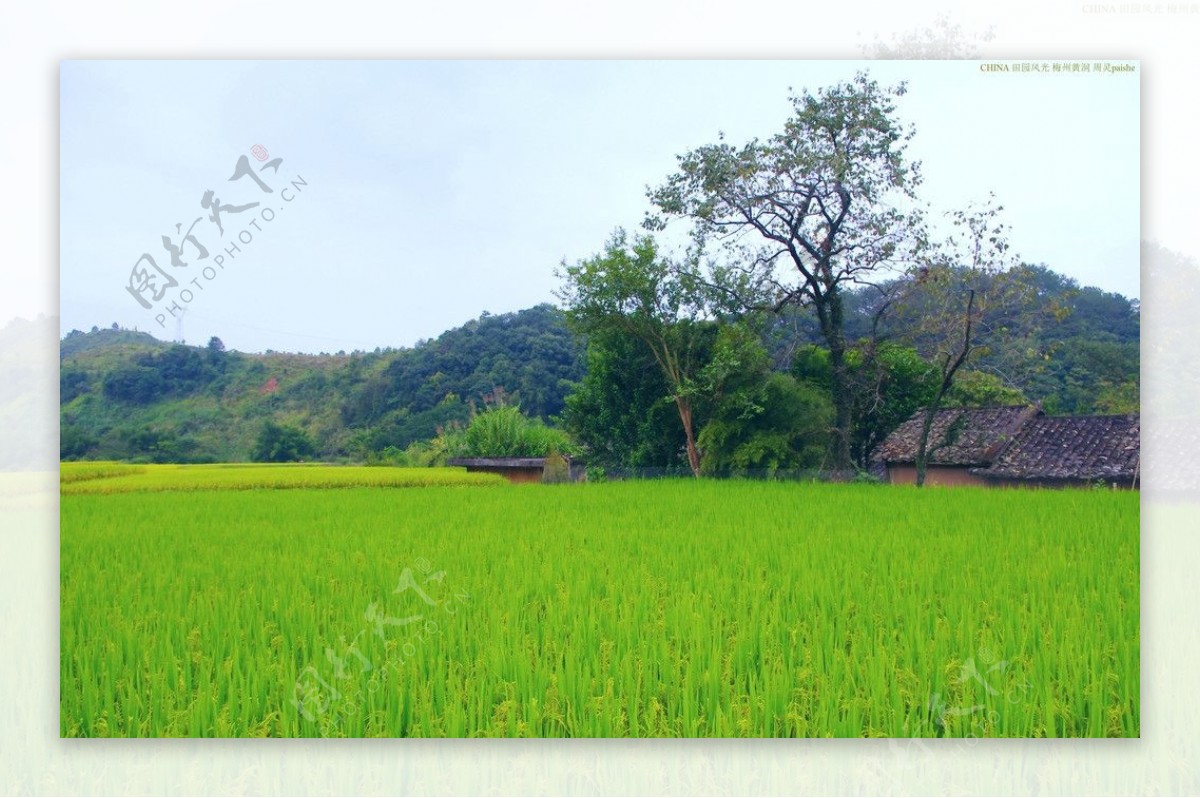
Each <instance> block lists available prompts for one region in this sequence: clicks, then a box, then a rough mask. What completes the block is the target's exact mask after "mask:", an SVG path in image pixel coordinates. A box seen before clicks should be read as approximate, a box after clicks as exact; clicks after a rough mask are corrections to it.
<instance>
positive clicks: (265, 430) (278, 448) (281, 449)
mask: <svg viewBox="0 0 1200 798" xmlns="http://www.w3.org/2000/svg"><path fill="white" fill-rule="evenodd" d="M315 451H316V445H315V444H314V443H313V440H312V438H310V437H309V435H308V433H306V432H305V431H304V430H302V429H300V428H298V427H293V426H289V425H286V424H276V423H275V422H274V421H266V422H264V423H263V426H262V430H261V431H260V432H259V434H258V438H257V440H256V441H255V442H254V451H253V453H252V454H251V455H250V459H252V460H254V461H255V462H256V463H291V462H297V461H301V460H305V459H307V458H310V457H312V456H313V453H314V452H315Z"/></svg>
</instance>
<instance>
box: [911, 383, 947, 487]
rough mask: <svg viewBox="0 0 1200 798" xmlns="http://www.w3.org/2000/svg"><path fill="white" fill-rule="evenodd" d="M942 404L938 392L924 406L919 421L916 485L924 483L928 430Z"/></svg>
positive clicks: (931, 426) (927, 454) (927, 456)
mask: <svg viewBox="0 0 1200 798" xmlns="http://www.w3.org/2000/svg"><path fill="white" fill-rule="evenodd" d="M941 404H942V395H941V393H939V394H938V395H937V398H935V399H934V400H933V401H932V402H930V404H929V407H927V408H925V418H924V419H923V420H922V422H921V438H920V440H918V441H917V461H916V464H915V465H916V467H917V487H918V488H919V487H921V486H923V485H924V484H925V469H926V464H927V463H928V461H929V430H930V429H932V428H933V419H934V417H935V416H937V411H938V408H939V407H940V406H941Z"/></svg>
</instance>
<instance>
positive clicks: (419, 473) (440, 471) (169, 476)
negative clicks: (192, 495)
mask: <svg viewBox="0 0 1200 798" xmlns="http://www.w3.org/2000/svg"><path fill="white" fill-rule="evenodd" d="M61 473H62V477H61V482H62V493H63V495H64V496H65V495H77V494H104V493H128V492H134V493H146V492H154V491H206V490H255V489H283V488H293V489H294V488H347V487H377V488H387V487H393V488H399V487H428V486H431V485H445V486H456V485H504V484H506V483H505V481H504V479H503V478H502V477H499V476H496V475H495V474H478V473H476V474H468V473H467V472H466V471H464V470H463V469H461V468H384V467H378V466H327V465H320V464H282V465H259V464H220V465H145V466H120V465H117V466H115V467H114V466H110V465H106V466H95V465H93V464H91V463H63V464H62V466H61Z"/></svg>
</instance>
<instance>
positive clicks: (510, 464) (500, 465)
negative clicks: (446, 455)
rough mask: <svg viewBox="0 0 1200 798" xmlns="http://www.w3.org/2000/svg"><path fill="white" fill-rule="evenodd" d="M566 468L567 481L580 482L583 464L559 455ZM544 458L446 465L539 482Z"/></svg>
mask: <svg viewBox="0 0 1200 798" xmlns="http://www.w3.org/2000/svg"><path fill="white" fill-rule="evenodd" d="M560 457H561V459H562V460H564V461H565V463H566V466H567V481H568V482H582V481H583V479H584V474H585V471H584V464H583V462H582V461H580V460H575V459H573V458H571V457H568V456H566V455H560ZM547 459H548V458H545V457H453V458H450V459H449V460H447V461H446V465H452V466H462V467H464V468H466V469H467V472H468V473H472V472H482V473H485V474H499V475H500V476H502V477H504V478H505V479H507V480H508V481H509V482H514V483H530V482H541V481H542V476H543V474H544V473H545V471H546V460H547Z"/></svg>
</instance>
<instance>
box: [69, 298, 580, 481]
mask: <svg viewBox="0 0 1200 798" xmlns="http://www.w3.org/2000/svg"><path fill="white" fill-rule="evenodd" d="M60 350H61V355H62V367H61V370H60V375H59V386H60V408H61V411H60V421H61V431H62V438H61V445H60V456H61V457H62V458H63V459H74V458H87V459H121V460H141V461H145V462H212V461H239V460H242V461H244V460H249V459H280V458H282V459H297V458H300V457H303V458H305V459H308V458H318V459H324V460H339V459H350V460H357V461H367V460H372V459H376V458H379V457H381V456H382V455H383V453H384V452H385V451H387V452H396V451H400V450H404V449H405V448H407V447H409V446H410V445H412V444H414V443H418V442H421V441H428V440H430V439H433V438H435V437H436V436H437V435H438V434H439V431H442V430H445V429H447V428H450V427H452V426H453V425H454V424H462V425H465V424H466V423H467V422H468V421H469V420H470V418H471V415H472V412H473V410H472V409H473V408H475V407H479V408H482V407H483V406H484V405H485V404H486V403H488V402H491V401H494V400H495V399H496V398H497V397H501V398H502V399H503V401H506V402H508V403H510V404H519V405H520V407H521V409H522V411H524V412H525V413H526V414H528V415H530V416H532V417H536V418H540V419H542V420H544V421H549V420H550V419H551V418H552V417H553V416H555V415H557V414H558V413H560V412H561V411H562V409H563V407H564V401H565V397H566V393H567V391H568V385H569V383H570V382H571V381H575V380H579V379H580V378H581V377H582V376H583V353H582V347H581V345H580V344H579V342H577V341H576V340H575V339H574V337H573V336H572V335H571V333H570V332H568V331H567V329H566V327H565V325H564V324H563V321H562V314H561V312H560V311H558V310H556V309H554V308H553V307H551V306H549V305H539V306H537V307H534V308H530V309H528V310H523V311H520V312H518V313H510V314H503V315H496V316H493V315H490V314H486V313H485V314H483V315H482V316H481V317H480V318H479V319H476V320H474V321H471V322H469V323H467V324H465V325H463V326H462V327H459V328H456V329H453V330H450V331H448V332H446V333H444V334H443V335H441V336H440V337H438V338H437V339H434V340H431V341H424V342H421V343H419V344H417V345H416V346H414V347H413V348H411V349H399V350H376V351H375V352H373V353H354V354H350V355H346V354H344V353H339V354H337V355H290V354H283V353H268V354H266V355H247V354H242V353H238V352H230V351H225V347H224V345H223V344H221V342H220V341H219V339H213V340H212V341H210V342H209V344H208V345H207V346H204V347H192V346H184V345H181V344H166V343H163V342H160V341H158V340H156V339H154V338H153V337H151V336H149V335H146V334H145V333H136V332H132V331H128V330H117V329H103V330H100V329H96V330H94V331H93V332H91V333H82V332H78V331H75V332H72V333H71V334H69V335H67V336H66V337H65V338H64V339H63V340H62V342H61V346H60ZM264 423H271V424H275V425H283V426H285V427H288V428H291V429H294V430H297V431H298V432H300V433H302V435H303V438H297V437H295V436H293V440H292V441H291V443H292V444H299V442H300V441H301V440H306V441H310V442H311V448H309V447H307V446H305V445H302V444H301V445H299V449H297V448H296V447H295V446H292V445H291V444H289V445H288V446H286V447H285V448H286V449H287V450H288V451H282V452H276V453H275V454H271V453H270V452H269V450H270V449H271V446H266V447H264V446H263V445H262V444H263V441H261V440H260V435H262V434H263V432H264ZM268 443H270V442H268Z"/></svg>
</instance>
